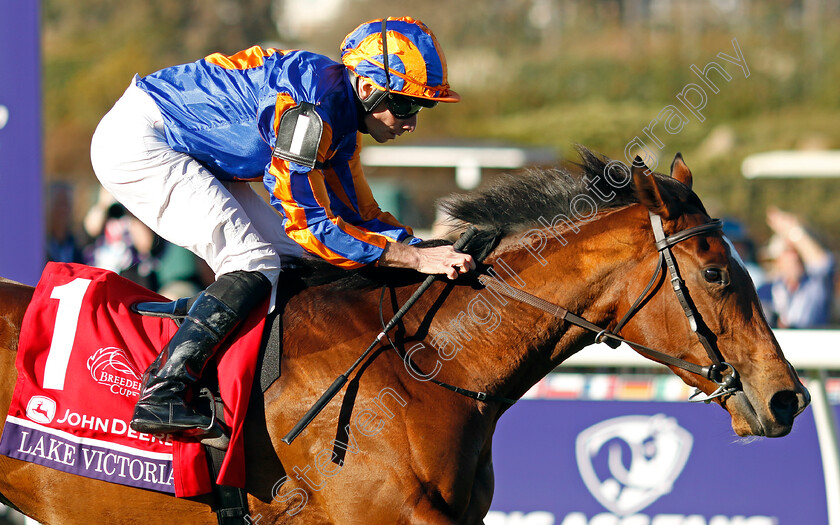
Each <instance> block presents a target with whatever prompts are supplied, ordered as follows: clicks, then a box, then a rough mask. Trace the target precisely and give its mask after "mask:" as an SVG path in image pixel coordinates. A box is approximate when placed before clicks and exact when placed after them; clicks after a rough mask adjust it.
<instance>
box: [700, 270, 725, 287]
mask: <svg viewBox="0 0 840 525" xmlns="http://www.w3.org/2000/svg"><path fill="white" fill-rule="evenodd" d="M703 278H704V279H706V282H708V283H715V284H727V283H728V282H729V276H728V275H727V274H726V271H725V270H723V269H721V268H706V269H705V270H703Z"/></svg>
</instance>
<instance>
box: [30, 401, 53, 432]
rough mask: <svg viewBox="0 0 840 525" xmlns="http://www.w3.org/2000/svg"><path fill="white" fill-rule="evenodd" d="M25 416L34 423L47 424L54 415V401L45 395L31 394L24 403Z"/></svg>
mask: <svg viewBox="0 0 840 525" xmlns="http://www.w3.org/2000/svg"><path fill="white" fill-rule="evenodd" d="M26 417H28V418H29V419H31V420H32V421H34V422H36V423H41V424H42V425H48V424H50V423H52V420H53V418H54V417H55V401H53V400H52V399H50V398H48V397H46V396H32V397H30V398H29V403H27V404H26Z"/></svg>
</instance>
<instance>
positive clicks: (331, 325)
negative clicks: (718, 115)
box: [0, 147, 809, 525]
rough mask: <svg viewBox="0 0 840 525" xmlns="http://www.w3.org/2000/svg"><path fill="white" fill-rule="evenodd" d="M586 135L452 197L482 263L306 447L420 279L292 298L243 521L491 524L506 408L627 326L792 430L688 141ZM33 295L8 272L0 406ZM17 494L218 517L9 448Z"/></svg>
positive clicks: (359, 278)
mask: <svg viewBox="0 0 840 525" xmlns="http://www.w3.org/2000/svg"><path fill="white" fill-rule="evenodd" d="M579 152H580V155H581V162H580V163H579V164H574V165H572V164H570V165H568V166H566V167H563V168H557V169H551V170H533V171H530V172H526V173H524V174H521V175H518V176H508V177H506V178H503V179H502V180H501V181H500V182H498V183H497V184H494V185H493V186H491V187H490V188H488V189H486V190H481V191H478V192H476V193H474V194H469V195H464V196H455V197H451V198H449V199H448V200H445V201H443V206H444V208H445V209H446V211H447V212H448V213H449V214H450V215H451V216H452V217H453V218H454V219H455V220H457V221H460V222H461V223H463V224H472V225H475V226H477V227H478V228H479V229H480V230H481V231H482V232H483V234H480V235H478V236H476V238H475V239H474V242H472V243H471V244H470V245H468V247H467V249H468V250H469V251H471V252H473V253H477V251H482V250H483V253H482V254H481V257H484V256H486V258H485V259H484V263H483V265H481V266H480V272H481V273H482V274H483V277H481V278H477V277H476V276H475V275H472V276H463V277H461V278H459V279H458V280H456V281H455V282H447V281H446V280H445V279H440V280H437V281H436V282H435V283H434V284H433V285H432V286H431V288H429V290H428V291H427V292H426V293H425V294H424V295H423V296H422V297H421V298H420V300H418V301H417V302H416V303H415V304H414V306H413V308H412V309H410V310H409V311H408V313H407V314H406V315H405V316H404V317H403V318H402V320H401V322H400V324H399V325H398V327H397V329H396V330H395V331H394V332H393V333H391V334H388V337H387V339H386V338H384V337H383V338H382V339H381V345H380V347H379V348H378V349H377V350H376V351H375V352H374V353H372V354H371V355H370V357H369V358H368V359H366V360H365V361H364V362H363V363H362V364H361V366H360V367H359V368H358V369H357V370H355V372H354V373H353V374H352V375H351V377H350V378H349V379H350V380H349V382H348V383H347V385H346V387H345V388H344V389H343V390H342V391H341V392H340V393H339V394H340V395H338V396H336V398H335V399H334V400H333V401H332V402H331V403H330V404H329V405H327V406H326V408H325V409H324V410H323V412H321V414H320V415H319V416H318V417H317V418H316V419H315V420H314V421H313V422H312V423H311V424H310V425H309V426H308V427H307V428H306V429H305V431H304V432H303V433H302V434H301V435H300V437H298V438H297V440H295V441H293V442H292V443H291V445H287V444H285V443H284V442H282V441H281V437H282V436H283V435H284V433H285V432H287V431H288V430H289V429H290V428H291V427H292V426H293V425H294V424H295V423H296V422H297V421H298V420H299V419H300V418H301V416H302V415H303V414H304V413H305V412H306V411H307V409H309V408H310V407H311V406H312V404H313V402H314V400H315V399H317V398H318V397H319V396H320V394H321V393H322V392H324V391H325V389H327V387H328V386H329V385H330V384H331V383H332V382H333V380H334V379H335V378H336V377H337V376H338V375H339V374H341V373H342V371H344V370H346V369H347V367H348V366H349V365H350V364H351V363H353V362H354V360H355V359H357V358H358V357H359V355H360V354H361V351H362V349H363V348H365V347H366V346H367V345H368V343H370V342H371V341H372V340H373V339H374V338H375V337H376V334H377V333H378V332H379V331H380V330H381V327H382V326H383V325H384V321H385V319H386V318H388V317H390V316H391V315H393V313H394V312H395V311H396V309H397V308H398V307H399V305H400V304H402V303H403V302H405V301H406V299H407V298H408V297H409V296H410V295H411V294H412V292H413V290H414V289H415V288H416V286H417V285H416V283H417V282H419V279H418V278H416V277H415V274H406V273H401V272H396V273H394V272H386V271H375V270H373V269H370V270H365V271H362V272H355V273H352V274H350V275H347V276H346V277H345V278H341V279H339V280H337V281H335V282H332V283H329V284H323V285H320V286H310V287H305V288H303V289H302V290H300V291H298V292H297V293H295V294H291V296H290V297H288V299H287V301H286V304H285V309H284V313H283V314H282V315H283V318H282V348H283V354H282V366H281V368H282V375H281V377H280V378H279V379H278V380H277V381H275V382H274V383H273V384H272V385H271V387H269V388H268V389H267V390H266V391H265V393H264V394H260V393H259V392H258V390H259V389H256V390H255V394H254V395H253V396H252V401H251V407H252V410H251V411H250V412H251V415H250V416H249V418H248V421H247V423H246V462H247V464H246V469H247V475H248V481H247V487H246V490H247V493H248V504H249V512H250V514H249V516H248V517H247V518H246V520H245V522H246V523H259V524H263V525H264V524H268V523H279V524H292V523H305V524H327V523H329V524H342V525H343V524H418V525H420V524H423V525H432V524H435V525H442V524H455V523H463V524H480V523H482V520H483V517H484V516H485V514H486V513H487V511H488V509H489V508H490V502H491V499H492V495H493V464H492V443H493V432H494V429H495V427H496V422H497V421H498V420H499V417H501V415H502V414H503V413H504V412H505V411H506V410H507V409H509V408H510V407H511V401H513V400H516V399H519V398H520V397H521V396H522V395H523V394H524V393H525V392H526V391H527V390H528V389H529V388H530V387H531V386H532V385H534V384H535V383H536V382H537V381H539V380H540V378H542V377H544V376H545V375H547V374H548V373H549V372H551V371H552V370H554V369H555V368H556V367H557V366H558V365H560V364H561V363H562V362H563V361H564V360H565V359H567V358H568V357H569V356H571V355H572V354H574V353H575V352H577V351H579V350H580V349H582V348H583V347H585V346H587V345H590V344H592V343H593V342H595V341H596V340H600V341H606V342H616V341H620V340H626V341H629V342H630V344H631V346H632V347H633V348H634V349H636V350H637V351H639V352H640V353H642V354H643V355H646V356H647V357H649V358H652V359H654V360H656V361H661V362H663V363H665V364H666V365H667V366H668V367H669V368H671V369H672V371H673V372H674V373H676V374H677V375H678V376H679V377H681V378H682V380H683V381H684V382H685V383H687V384H688V385H691V386H694V387H697V388H698V389H699V390H701V391H702V392H703V393H704V394H703V395H704V396H705V397H706V400H707V401H709V402H711V403H714V404H717V405H719V406H721V407H723V408H724V409H725V410H726V411H728V412H729V414H730V416H731V421H732V427H733V429H734V431H735V433H736V434H738V435H740V436H748V435H756V436H768V437H778V436H784V435H786V434H787V433H789V432H790V430H791V428H792V425H793V422H794V418H795V417H796V415H798V414H799V413H800V412H801V411H802V410H803V409H804V408H805V406H806V405H807V404H808V402H809V397H808V393H807V390H806V389H805V388H804V386H803V385H802V383H801V382H800V380H799V378H798V377H797V375H796V372H795V371H794V369H793V368H792V367H791V365H790V364H789V363H788V361H787V360H786V359H785V357H784V355H783V353H782V350H781V348H780V347H779V344H778V342H777V341H776V339H775V337H774V335H773V333H772V331H771V330H770V328H769V327H768V325H767V322H766V320H765V317H764V315H763V313H762V311H761V306H760V304H759V301H758V299H757V297H756V293H755V288H754V287H753V285H752V283H751V281H750V278H749V277H748V275H747V272H746V270H745V269H744V266H743V265H742V264H741V263H740V262H739V259H738V257H737V255H736V253H735V252H734V251H733V248H732V247H731V245H730V244H729V243H728V241H727V240H726V239H725V237H723V235H722V234H721V232H720V228H719V226H720V225H719V223H717V222H715V221H714V220H712V219H711V218H710V217H709V215H708V214H707V212H706V210H705V209H704V206H703V204H702V202H701V201H700V199H699V198H698V197H697V195H696V194H695V193H694V192H693V191H692V189H691V186H692V174H691V172H690V171H689V169H688V167H687V166H686V164H685V162H684V161H683V159H682V157H681V156H680V155H679V154H678V155H677V157H676V158H675V159H674V162H673V164H672V166H671V174H670V177H669V176H665V175H660V174H652V173H650V172H648V170H647V168H646V167H645V166H644V165H643V163H642V162H641V159H638V158H637V161H636V162H634V164H633V165H632V166H631V167H628V166H626V165H624V164H620V163H618V162H615V161H609V159H606V158H604V157H602V156H600V155H596V154H594V153H592V152H590V151H589V150H586V149H585V148H582V147H581V148H580V149H579ZM488 232H490V233H488ZM492 283H495V284H494V285H493V286H491V284H492ZM675 294H676V295H675ZM31 295H32V288H30V287H27V286H23V285H19V284H16V283H14V282H10V281H5V280H4V281H2V282H0V305H2V306H0V374H2V377H4V378H5V380H4V381H3V386H2V387H0V415H5V414H6V413H7V409H8V407H9V402H10V397H11V394H12V389H13V385H14V382H15V378H16V371H15V352H16V349H17V340H18V335H19V328H20V324H21V319H22V317H23V314H24V310H25V309H26V306H27V303H28V301H29V300H30V297H31ZM392 345H393V346H392ZM395 350H396V351H395ZM657 352H658V353H657ZM441 384H443V385H444V386H449V388H441ZM453 390H456V391H453ZM263 412H264V415H265V417H263ZM0 492H2V495H3V499H4V500H5V501H6V502H8V503H9V504H11V505H12V506H14V507H15V508H17V509H20V510H21V511H23V512H24V513H25V514H28V515H30V516H32V517H33V518H35V519H36V520H38V521H40V522H42V523H50V524H59V523H60V524H72V523H78V524H87V523H94V522H95V523H121V524H148V523H195V524H212V523H216V517H215V514H214V513H213V512H212V509H211V507H210V505H209V499H207V498H192V499H176V498H174V497H172V496H169V495H166V494H162V493H158V492H154V491H149V490H141V489H136V488H129V487H124V486H120V485H115V484H109V483H105V482H103V481H98V480H93V479H88V478H83V477H77V476H74V475H71V474H67V473H64V472H59V471H56V470H51V469H48V468H45V467H42V466H39V465H36V464H32V463H24V462H21V461H19V460H16V459H11V458H8V457H0Z"/></svg>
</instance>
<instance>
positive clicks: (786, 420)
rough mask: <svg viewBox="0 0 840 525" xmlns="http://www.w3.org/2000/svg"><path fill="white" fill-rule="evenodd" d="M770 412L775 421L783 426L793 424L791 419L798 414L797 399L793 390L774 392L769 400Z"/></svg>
mask: <svg viewBox="0 0 840 525" xmlns="http://www.w3.org/2000/svg"><path fill="white" fill-rule="evenodd" d="M770 411H771V412H772V413H773V415H774V416H776V421H777V422H778V423H779V424H781V425H785V426H790V425H792V424H793V418H795V417H796V414H798V413H799V397H798V396H797V395H796V392H794V391H793V390H782V391H781V392H776V393H775V394H773V397H772V398H771V399H770Z"/></svg>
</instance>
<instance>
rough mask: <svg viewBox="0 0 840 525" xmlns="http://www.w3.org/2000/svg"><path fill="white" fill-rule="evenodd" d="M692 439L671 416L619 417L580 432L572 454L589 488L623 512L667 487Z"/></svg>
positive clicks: (649, 500) (638, 506)
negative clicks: (575, 457)
mask: <svg viewBox="0 0 840 525" xmlns="http://www.w3.org/2000/svg"><path fill="white" fill-rule="evenodd" d="M693 442H694V439H693V438H692V437H691V434H689V433H688V431H687V430H685V429H684V428H682V427H680V426H679V425H678V424H677V421H676V419H674V418H672V417H667V416H665V415H664V414H658V415H655V416H624V417H617V418H614V419H608V420H606V421H602V422H601V423H598V424H597V425H593V426H591V427H589V428H587V429H586V430H584V431H583V432H581V433H580V434H579V435H578V437H577V441H576V443H575V454H576V456H577V464H578V469H579V470H580V475H581V477H582V478H583V482H584V483H585V484H586V488H588V489H589V492H591V493H592V495H593V496H595V499H597V500H598V501H599V502H600V503H601V504H602V505H603V506H604V507H606V508H607V509H609V510H610V511H612V512H613V513H615V514H618V515H620V516H626V515H629V514H633V513H636V512H638V511H640V510H642V509H643V508H645V507H647V506H648V505H650V504H651V503H653V502H654V501H656V500H657V499H658V498H659V497H660V496H662V495H663V494H667V493H669V492H671V489H672V488H673V485H674V481H676V479H677V478H678V477H679V475H680V473H681V472H682V470H683V467H685V463H686V461H688V455H689V454H690V453H691V446H692V444H693Z"/></svg>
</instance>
